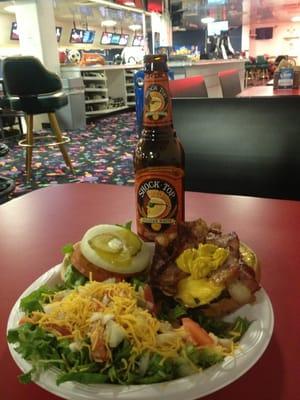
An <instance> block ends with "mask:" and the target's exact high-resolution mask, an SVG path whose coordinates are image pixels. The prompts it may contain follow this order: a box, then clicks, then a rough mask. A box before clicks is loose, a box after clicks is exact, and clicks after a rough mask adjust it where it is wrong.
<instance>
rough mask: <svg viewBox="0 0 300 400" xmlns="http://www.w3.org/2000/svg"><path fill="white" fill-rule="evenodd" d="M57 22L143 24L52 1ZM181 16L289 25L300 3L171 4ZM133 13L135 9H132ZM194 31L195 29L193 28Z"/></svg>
mask: <svg viewBox="0 0 300 400" xmlns="http://www.w3.org/2000/svg"><path fill="white" fill-rule="evenodd" d="M12 3H14V2H13V1H6V2H1V3H0V12H5V11H3V9H4V7H5V6H7V5H9V4H12ZM53 3H54V6H55V14H56V18H57V19H58V20H63V19H67V20H73V19H74V20H75V21H76V23H78V24H81V23H83V24H85V23H86V21H87V22H88V24H90V25H96V26H97V25H99V26H100V24H101V21H102V20H104V19H109V18H112V19H116V20H117V21H118V25H119V26H120V25H121V24H122V25H123V26H128V25H130V24H138V23H141V15H140V14H139V13H136V12H134V11H133V12H128V11H122V12H120V11H116V10H115V9H112V8H110V9H108V8H107V7H104V6H101V5H99V4H97V3H95V2H93V1H90V0H86V1H78V0H77V1H76V0H53ZM170 4H171V6H173V5H175V6H177V8H179V10H178V11H177V13H179V14H181V15H182V24H183V25H185V26H186V27H188V26H189V24H191V25H194V27H196V26H197V25H199V26H201V23H200V19H201V17H202V16H204V15H206V14H207V12H210V13H211V12H212V13H213V14H215V16H216V17H217V18H216V19H217V20H222V19H229V20H230V21H231V23H232V25H239V24H241V23H242V21H243V22H244V23H245V22H250V23H265V24H269V25H270V24H276V23H280V22H288V21H290V19H291V17H292V16H293V15H300V0H170ZM133 10H134V9H133ZM191 27H192V26H191Z"/></svg>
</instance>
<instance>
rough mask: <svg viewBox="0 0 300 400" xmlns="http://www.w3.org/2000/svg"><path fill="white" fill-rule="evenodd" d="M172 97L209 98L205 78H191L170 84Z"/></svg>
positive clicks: (198, 76) (199, 76)
mask: <svg viewBox="0 0 300 400" xmlns="http://www.w3.org/2000/svg"><path fill="white" fill-rule="evenodd" d="M169 86H170V92H171V96H172V97H173V98H174V97H208V94H207V88H206V84H205V80H204V78H203V76H201V75H197V76H191V77H188V78H182V79H175V80H174V81H170V82H169Z"/></svg>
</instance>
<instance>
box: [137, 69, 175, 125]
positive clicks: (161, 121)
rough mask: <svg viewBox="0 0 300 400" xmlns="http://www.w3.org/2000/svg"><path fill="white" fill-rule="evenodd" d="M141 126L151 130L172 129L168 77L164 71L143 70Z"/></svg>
mask: <svg viewBox="0 0 300 400" xmlns="http://www.w3.org/2000/svg"><path fill="white" fill-rule="evenodd" d="M143 126H144V128H145V129H147V130H152V131H153V132H154V131H156V130H162V131H167V130H169V132H170V131H173V130H174V129H173V118H172V102H171V96H170V89H169V78H168V73H167V72H166V71H150V72H145V77H144V112H143Z"/></svg>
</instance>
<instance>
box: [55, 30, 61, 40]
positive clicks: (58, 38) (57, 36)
mask: <svg viewBox="0 0 300 400" xmlns="http://www.w3.org/2000/svg"><path fill="white" fill-rule="evenodd" d="M55 32H56V39H57V41H58V42H59V41H60V38H61V33H62V27H61V26H56V27H55Z"/></svg>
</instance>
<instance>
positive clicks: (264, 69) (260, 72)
mask: <svg viewBox="0 0 300 400" xmlns="http://www.w3.org/2000/svg"><path fill="white" fill-rule="evenodd" d="M255 64H256V77H257V79H269V63H268V60H267V59H266V58H265V56H257V57H256V61H255Z"/></svg>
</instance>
